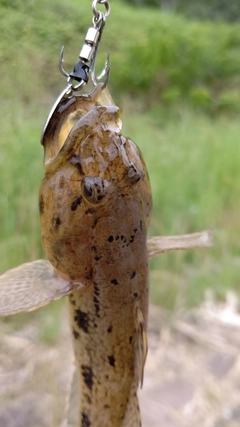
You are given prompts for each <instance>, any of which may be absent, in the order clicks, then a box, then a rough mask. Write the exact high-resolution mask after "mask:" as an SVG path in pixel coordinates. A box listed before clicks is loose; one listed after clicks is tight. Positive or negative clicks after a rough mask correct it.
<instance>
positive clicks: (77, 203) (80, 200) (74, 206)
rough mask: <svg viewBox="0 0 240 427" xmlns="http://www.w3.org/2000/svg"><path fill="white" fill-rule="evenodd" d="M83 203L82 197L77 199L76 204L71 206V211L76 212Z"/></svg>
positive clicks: (73, 203)
mask: <svg viewBox="0 0 240 427" xmlns="http://www.w3.org/2000/svg"><path fill="white" fill-rule="evenodd" d="M81 203H82V196H79V197H77V199H76V200H74V202H72V204H71V211H75V210H76V209H77V207H78V206H79V205H81Z"/></svg>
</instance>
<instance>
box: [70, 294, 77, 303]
mask: <svg viewBox="0 0 240 427" xmlns="http://www.w3.org/2000/svg"><path fill="white" fill-rule="evenodd" d="M69 301H70V304H72V305H76V301H75V299H74V296H73V294H70V295H69Z"/></svg>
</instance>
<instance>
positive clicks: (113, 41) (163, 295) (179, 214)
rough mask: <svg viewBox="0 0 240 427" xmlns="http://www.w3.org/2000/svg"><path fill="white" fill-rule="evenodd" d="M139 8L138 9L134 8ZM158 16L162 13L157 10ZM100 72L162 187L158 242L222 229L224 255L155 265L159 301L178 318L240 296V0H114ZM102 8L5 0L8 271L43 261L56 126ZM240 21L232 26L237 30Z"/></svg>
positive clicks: (0, 102)
mask: <svg viewBox="0 0 240 427" xmlns="http://www.w3.org/2000/svg"><path fill="white" fill-rule="evenodd" d="M127 3H129V4H127ZM149 6H151V7H149ZM111 7H112V10H111V14H110V17H109V18H108V20H107V24H106V27H105V30H104V34H103V38H102V43H101V48H100V54H99V57H98V60H97V67H98V69H99V71H100V70H101V68H102V66H103V64H104V61H105V57H106V54H107V52H108V51H110V52H111V65H112V70H111V76H110V82H109V87H110V90H111V93H112V96H113V98H114V100H115V102H116V103H117V104H118V105H119V106H121V107H122V108H123V126H124V133H125V134H127V135H130V136H131V137H132V138H133V140H135V141H136V142H137V144H139V146H140V147H141V149H142V151H143V154H144V158H145V160H146V163H147V166H148V169H149V174H150V178H151V183H152V190H153V201H154V210H153V217H152V225H151V230H150V233H151V234H161V235H164V234H165V235H166V234H181V233H188V232H194V231H199V230H201V229H205V228H212V229H213V230H214V236H215V239H214V247H213V248H212V249H210V250H205V251H195V252H191V253H180V252H179V253H177V254H171V255H162V256H161V257H159V258H158V259H156V260H154V261H153V262H151V285H152V294H151V295H152V297H151V298H152V300H153V301H154V302H156V303H158V304H161V305H163V306H164V307H166V308H170V309H174V308H175V309H176V307H178V304H179V301H181V304H184V305H186V306H192V305H196V304H199V303H200V302H201V301H202V299H203V298H204V294H205V291H206V290H207V289H209V288H211V289H213V291H214V293H215V295H216V296H217V297H219V298H224V296H225V293H226V290H228V289H235V290H236V291H237V292H239V290H240V279H239V266H240V251H239V241H238V240H239V237H238V236H239V231H240V215H239V204H240V202H239V174H240V173H239V170H240V168H239V164H240V163H239V161H240V148H239V133H240V124H239V117H238V115H239V112H240V26H239V24H238V22H237V21H238V19H239V16H240V14H239V8H240V1H238V0H231V1H228V2H225V1H223V0H211V1H206V0H204V1H202V2H199V1H197V0H194V1H190V0H189V1H187V0H179V1H177V0H176V1H173V0H172V1H170V0H169V1H166V0H165V1H164V0H161V1H157V0H145V1H144V0H142V1H141V0H131V1H130V0H128V1H127V0H126V2H124V1H120V0H114V2H111ZM91 20H92V11H91V3H90V0H81V1H80V0H71V1H69V0H58V1H57V0H48V1H47V0H42V1H41V2H39V1H36V0H11V2H9V1H7V0H0V26H1V29H2V37H1V39H0V63H1V67H0V93H1V99H0V108H1V115H0V128H1V138H0V147H1V156H0V207H1V209H0V224H1V241H0V272H3V271H4V270H6V269H7V268H10V267H13V266H15V265H18V264H20V263H21V262H26V261H29V260H31V259H36V258H40V257H43V256H44V254H43V251H42V247H41V236H40V228H39V220H38V188H39V184H40V181H41V177H42V176H43V168H42V158H43V152H42V151H43V150H42V147H41V146H40V144H39V140H40V135H41V129H42V127H43V124H44V120H45V118H46V116H47V114H48V112H49V110H50V108H51V106H52V104H53V102H54V100H55V99H56V97H57V96H58V94H59V92H60V91H61V90H62V89H63V87H64V86H65V84H66V81H65V80H64V78H63V77H62V76H61V75H60V74H59V71H58V66H57V63H58V55H59V52H60V48H61V46H62V45H65V54H64V55H65V62H64V67H65V69H67V70H69V72H70V71H71V70H72V68H73V65H74V64H75V63H76V62H77V60H78V53H79V50H80V48H81V47H82V44H83V41H84V36H85V34H86V32H87V29H88V27H89V26H90V25H91ZM229 22H231V23H229Z"/></svg>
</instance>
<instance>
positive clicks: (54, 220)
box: [52, 216, 62, 230]
mask: <svg viewBox="0 0 240 427" xmlns="http://www.w3.org/2000/svg"><path fill="white" fill-rule="evenodd" d="M61 223H62V221H61V218H59V216H57V217H53V218H52V224H53V226H54V228H55V230H58V228H59V226H60V225H61Z"/></svg>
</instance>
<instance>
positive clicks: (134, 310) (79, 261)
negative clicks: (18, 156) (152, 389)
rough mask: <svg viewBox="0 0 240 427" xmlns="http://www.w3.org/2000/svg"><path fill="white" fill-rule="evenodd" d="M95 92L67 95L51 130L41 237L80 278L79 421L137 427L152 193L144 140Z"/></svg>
mask: <svg viewBox="0 0 240 427" xmlns="http://www.w3.org/2000/svg"><path fill="white" fill-rule="evenodd" d="M95 93H96V95H94V94H93V95H92V96H91V97H87V96H83V97H78V99H76V100H75V102H74V103H72V102H71V100H64V106H62V105H60V106H59V109H60V110H61V120H59V117H58V114H59V113H58V111H57V112H56V113H55V116H53V118H52V121H51V124H50V126H49V127H48V128H47V130H46V132H45V138H44V140H43V145H44V149H45V176H44V179H43V182H42V185H41V188H40V218H41V228H42V239H43V245H44V249H45V252H46V254H47V257H48V259H49V261H50V262H51V264H52V265H53V266H54V268H55V270H56V274H57V275H58V276H60V277H62V278H65V279H66V278H67V280H69V281H70V282H71V283H73V284H74V283H77V284H80V286H82V289H81V290H78V291H76V292H73V293H72V294H71V295H70V297H69V310H70V322H71V331H72V336H73V344H74V352H75V358H76V367H77V370H78V376H79V379H80V401H79V425H80V426H82V427H89V426H93V427H100V426H101V427H104V426H105V427H109V426H111V427H130V426H131V427H138V426H140V425H141V421H140V415H139V408H138V403H137V388H138V385H139V384H140V383H142V376H143V366H144V362H145V358H146V351H147V344H146V333H145V329H146V324H147V310H148V293H149V287H148V284H149V279H148V251H147V228H148V225H149V220H150V212H151V191H150V185H149V180H148V175H147V171H146V167H145V164H144V161H143V159H142V156H141V153H140V151H139V149H138V147H137V146H136V145H135V144H134V143H133V142H132V141H131V140H130V139H128V138H125V137H123V136H122V134H121V131H120V126H121V122H120V119H119V109H118V108H117V107H115V106H113V105H110V106H102V105H101V103H100V101H99V99H98V97H99V89H98V90H97V91H95ZM100 95H101V93H100ZM100 100H101V98H100ZM73 107H74V109H75V111H72V110H73ZM55 123H56V126H54V124H55ZM65 138H66V139H65Z"/></svg>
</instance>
